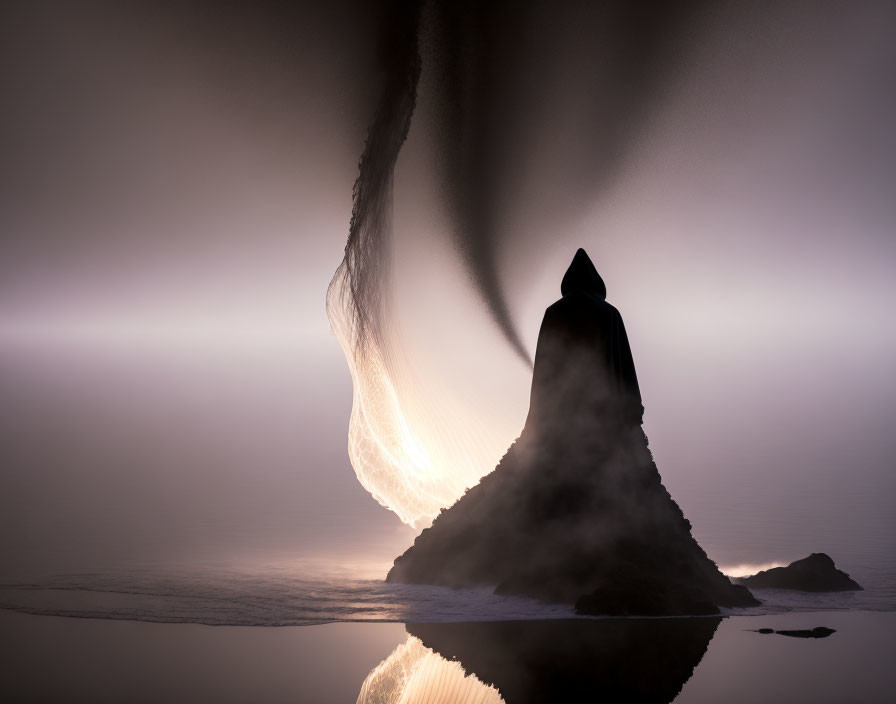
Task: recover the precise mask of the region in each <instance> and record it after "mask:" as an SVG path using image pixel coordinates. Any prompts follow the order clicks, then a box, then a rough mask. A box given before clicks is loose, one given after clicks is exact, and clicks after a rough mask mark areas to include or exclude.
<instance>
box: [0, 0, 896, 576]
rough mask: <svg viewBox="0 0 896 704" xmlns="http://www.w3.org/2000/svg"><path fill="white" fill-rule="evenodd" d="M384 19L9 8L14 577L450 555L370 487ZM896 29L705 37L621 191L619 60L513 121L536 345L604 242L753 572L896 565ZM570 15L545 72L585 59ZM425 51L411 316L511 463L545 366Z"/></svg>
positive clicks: (2, 373)
mask: <svg viewBox="0 0 896 704" xmlns="http://www.w3.org/2000/svg"><path fill="white" fill-rule="evenodd" d="M365 5H366V4H365V3H353V2H327V3H320V6H319V7H318V8H316V9H308V8H302V9H288V8H286V9H284V6H280V5H277V4H274V3H271V4H269V5H267V4H261V5H257V4H254V3H253V4H252V5H251V7H250V5H249V4H248V3H247V4H246V5H245V6H243V7H239V8H237V9H229V10H223V9H221V8H218V7H217V6H214V5H211V4H204V3H185V4H181V3H178V4H177V5H171V6H168V7H165V8H164V9H159V8H158V7H156V5H155V3H145V4H141V3H135V4H129V5H128V7H127V8H126V9H125V8H123V7H122V6H120V5H119V4H118V3H111V2H108V3H102V2H97V3H78V4H77V7H75V6H74V5H73V4H70V3H63V2H58V3H31V2H28V3H26V2H20V3H17V2H13V3H4V7H3V10H2V11H0V12H2V14H0V46H2V49H0V51H2V57H3V58H2V62H0V65H2V67H3V68H2V74H0V76H2V78H0V80H2V83H3V94H4V96H5V99H4V110H3V111H2V114H0V126H2V129H0V140H2V153H3V154H4V158H3V160H2V162H0V184H2V189H0V235H2V239H0V467H2V469H0V528H2V530H0V536H2V537H0V558H2V564H3V565H4V568H3V569H4V570H7V571H8V572H10V573H12V572H15V571H17V570H23V571H24V570H28V569H32V568H34V569H77V568H78V567H80V566H83V565H87V564H90V565H114V564H119V563H123V562H129V561H140V560H170V559H178V560H181V559H196V558H207V559H233V560H249V559H253V560H262V561H282V560H301V559H306V558H319V557H334V556H335V557H336V558H337V559H339V560H355V561H358V560H360V561H371V562H383V561H388V560H389V559H391V557H393V556H394V555H395V554H397V552H399V551H400V550H401V549H402V548H403V547H404V546H405V545H407V544H408V543H410V541H411V540H412V538H413V531H412V530H411V529H409V528H407V527H406V526H404V525H402V524H401V523H400V522H399V521H398V519H397V518H396V517H395V516H393V515H392V514H391V513H390V512H388V511H386V510H385V509H383V508H381V507H379V506H378V505H377V504H376V503H375V502H374V501H373V500H372V499H371V498H370V497H369V496H368V495H367V493H366V492H365V491H364V490H363V489H362V488H361V486H360V485H359V484H358V482H357V480H356V479H355V476H354V473H353V471H352V469H351V467H350V465H349V463H348V458H347V454H346V437H345V435H346V429H347V421H348V414H349V411H350V404H351V382H350V378H349V375H348V372H347V369H346V367H345V361H344V359H343V356H342V352H341V350H340V349H339V346H338V344H337V343H336V341H335V339H334V338H333V337H332V335H331V334H330V332H329V329H328V324H327V320H326V315H325V312H324V295H325V292H326V286H327V283H328V282H329V279H330V277H331V276H332V273H333V271H334V269H335V267H336V266H337V264H338V263H339V260H340V258H341V256H342V249H343V247H344V243H345V236H346V234H347V229H348V219H349V216H350V211H351V187H352V183H353V181H354V179H355V177H356V175H357V162H358V157H359V155H360V153H361V149H362V147H363V140H364V135H365V130H366V124H367V121H368V120H369V118H370V116H371V114H372V110H373V109H374V105H375V102H376V98H377V89H378V86H379V78H380V76H379V75H378V73H377V69H376V60H375V56H376V39H377V35H378V27H377V18H376V14H377V13H376V12H375V11H373V10H369V9H365ZM570 7H573V8H574V6H573V5H570ZM570 12H571V13H572V16H573V17H574V16H575V11H574V9H573V10H570ZM564 17H566V15H564ZM567 19H568V18H567ZM598 19H599V18H598ZM894 20H896V17H894V10H893V6H892V4H890V3H883V2H881V3H873V2H864V3H861V2H860V3H852V2H850V3H847V2H843V3H826V4H824V6H823V7H821V6H820V4H818V3H788V4H787V7H786V8H780V7H777V6H776V4H773V3H770V4H768V5H767V6H762V7H761V8H760V5H757V4H755V3H749V4H747V3H742V4H738V3H729V4H720V5H715V6H714V8H713V9H712V10H704V11H703V12H701V13H700V14H699V15H698V16H696V17H690V16H689V17H688V18H687V24H686V25H685V28H684V30H681V29H679V30H678V31H677V33H676V34H675V37H676V42H678V43H676V44H675V51H674V57H675V61H674V63H672V64H670V65H669V66H668V67H666V70H664V72H663V74H662V80H661V81H659V82H656V81H654V82H653V83H651V84H650V86H649V87H650V100H649V101H648V102H647V105H649V109H645V110H644V111H643V114H641V115H640V116H639V122H638V129H637V130H636V131H633V132H632V133H631V134H629V135H628V136H627V137H626V143H625V149H624V151H623V152H622V155H621V156H620V157H619V158H618V159H617V161H616V162H614V167H613V170H612V173H610V174H609V175H602V176H601V177H600V179H598V180H595V176H594V175H595V173H597V171H599V170H600V169H599V168H598V167H599V166H600V164H598V165H597V166H594V165H593V164H592V163H591V161H590V160H591V159H592V158H593V153H592V152H589V149H590V147H591V146H592V145H593V144H594V134H592V130H593V129H594V124H593V123H591V122H589V121H588V120H586V119H584V118H582V117H581V106H582V103H583V101H585V99H586V98H587V96H588V95H589V91H590V90H591V88H592V86H593V83H592V71H591V68H590V64H587V63H586V64H583V63H582V61H584V60H585V59H588V60H589V61H590V60H592V59H591V58H588V57H590V56H591V55H590V54H588V52H587V51H585V48H587V46H588V43H587V41H585V42H584V43H581V42H583V41H584V40H582V39H581V38H579V39H577V40H576V41H577V42H579V43H576V41H571V42H569V46H570V47H571V48H569V50H568V51H567V52H566V53H564V54H561V55H559V58H557V60H556V64H557V65H556V66H550V67H548V68H544V67H543V66H542V71H541V73H538V74H533V75H532V76H531V80H530V79H528V78H527V77H526V76H525V75H524V76H523V78H522V79H520V78H519V76H517V77H516V78H515V79H514V80H515V81H517V82H519V83H521V84H522V85H524V86H527V91H528V92H526V91H524V92H523V93H522V94H521V93H520V92H519V91H517V92H513V93H512V94H513V96H514V97H513V100H511V101H510V102H507V103H504V104H502V105H501V106H499V107H503V109H504V110H508V111H509V108H511V107H513V106H514V105H517V104H518V105H519V106H521V107H520V109H519V118H518V119H517V120H516V121H515V122H514V125H513V129H514V135H516V136H515V137H514V140H515V141H512V142H510V144H512V145H513V146H514V151H513V153H512V155H511V157H509V158H507V159H506V160H505V162H502V166H503V167H504V168H503V169H498V170H497V171H496V173H499V174H501V173H507V174H508V177H507V178H506V180H502V181H501V189H500V204H501V207H500V208H499V209H496V213H497V217H499V219H500V223H499V227H498V230H499V234H500V236H496V237H495V238H494V241H493V247H494V252H495V256H494V258H495V262H496V265H497V268H498V271H499V278H500V282H501V285H502V290H503V292H504V294H505V296H506V299H507V301H508V302H509V306H510V309H511V313H512V316H513V320H514V323H515V324H516V326H517V327H518V330H519V331H520V335H521V338H522V340H523V342H524V344H525V345H526V346H527V347H528V349H529V350H534V347H535V338H536V335H537V331H538V326H539V323H540V320H541V315H542V313H543V311H544V308H545V307H546V306H547V305H549V304H550V303H551V302H553V301H554V300H555V299H556V298H557V297H558V296H559V282H560V278H561V276H562V273H563V271H564V270H565V267H566V266H567V264H568V262H569V260H570V259H571V257H572V254H573V253H574V251H575V249H576V247H578V246H584V247H585V248H586V249H587V250H588V252H589V254H590V255H591V256H592V258H593V259H594V261H595V263H596V265H597V267H598V269H599V270H600V272H601V274H602V275H603V277H604V279H605V281H606V282H607V287H608V291H609V295H608V299H609V300H610V302H612V303H613V304H614V305H616V306H617V307H618V308H619V309H620V311H621V312H622V314H623V317H624V319H625V321H626V326H627V328H628V332H629V337H630V340H631V344H632V349H633V354H634V357H635V363H636V365H637V368H638V373H639V378H640V382H641V388H642V393H643V396H644V402H645V406H646V409H647V410H646V415H645V429H646V431H647V434H648V437H649V438H650V441H651V447H652V449H653V451H654V454H655V457H656V459H657V463H658V466H659V469H660V472H661V474H662V476H663V479H664V482H665V484H666V486H667V487H668V488H669V489H670V491H671V493H672V495H673V497H674V498H676V500H678V501H679V503H680V504H681V506H682V508H683V509H684V511H685V514H686V515H687V516H688V517H689V518H690V519H691V521H692V522H693V524H694V529H695V534H696V536H697V538H698V540H699V541H700V542H701V544H703V545H704V547H705V548H706V549H707V551H708V552H709V554H710V556H711V557H713V558H714V559H716V560H717V561H718V562H720V564H724V565H730V564H736V563H738V562H753V563H763V562H769V561H773V560H789V559H795V558H797V557H802V556H804V555H805V554H807V553H808V552H810V551H812V550H824V551H827V552H829V553H831V554H832V555H833V556H834V557H835V559H837V561H838V562H844V563H846V564H849V563H850V561H851V560H852V561H854V562H863V563H869V562H874V561H875V560H878V559H882V558H884V557H886V556H888V555H891V554H893V552H894V550H893V548H894V547H896V545H894V539H893V538H892V536H893V535H896V503H894V496H896V491H894V490H896V479H894V471H893V469H894V466H893V457H894V456H896V440H894V438H896V427H894V419H896V362H894V360H896V333H894V327H893V323H892V312H891V306H892V302H893V300H894V294H896V278H894V273H896V237H894V225H896V200H894V198H893V193H894V191H896V188H894V186H896V137H894V133H893V129H892V125H894V124H896V95H894V92H893V91H892V85H894V82H896V43H894V42H893V41H892V29H891V28H892V27H893V26H896V22H894ZM568 26H569V23H568V22H558V23H557V25H556V26H552V27H551V28H550V29H549V30H546V31H545V37H546V39H545V42H544V44H543V46H541V48H540V49H539V48H538V47H536V48H535V49H529V48H525V47H524V48H522V49H521V48H519V47H517V48H516V49H514V50H515V51H518V52H523V55H524V56H527V55H528V54H526V52H529V51H535V52H536V53H537V52H538V51H542V52H544V53H545V55H546V56H555V54H554V53H552V51H553V50H552V47H556V46H559V45H561V44H563V39H564V37H565V36H566V35H565V32H566V29H565V28H566V27H568ZM583 47H585V48H583ZM629 50H630V51H634V52H637V47H634V48H630V49H629ZM423 53H424V73H423V76H422V77H421V84H420V95H419V103H418V108H417V112H416V114H415V116H414V121H413V123H412V127H411V133H410V135H409V139H408V142H407V143H406V145H405V147H404V150H403V151H402V155H401V157H400V160H399V164H398V170H397V173H396V187H395V196H396V203H395V222H396V262H395V266H396V274H395V293H396V300H397V310H396V318H397V324H398V325H400V326H401V329H402V331H403V334H404V339H405V342H406V345H407V350H408V352H409V355H410V357H411V359H413V361H414V364H415V365H416V366H417V368H418V369H419V370H420V371H421V373H423V374H425V375H427V378H429V379H431V380H432V383H433V384H434V385H436V386H439V385H442V386H444V387H445V388H449V387H450V388H451V389H453V390H454V393H457V394H460V395H461V396H464V397H465V398H466V402H467V403H468V404H469V405H470V407H475V408H476V412H477V418H480V417H481V418H487V419H488V423H489V427H490V428H492V432H494V433H496V437H499V438H501V439H502V440H506V443H505V444H507V443H509V442H510V441H511V440H512V439H513V437H514V436H515V433H516V432H518V431H519V429H520V428H521V427H522V421H523V418H524V417H525V412H526V404H527V400H528V384H529V374H530V372H529V370H528V368H527V367H526V366H525V365H524V364H523V363H522V362H521V361H520V360H519V359H518V357H517V356H516V355H515V353H514V352H513V350H512V349H511V348H510V346H509V345H508V344H507V343H506V342H505V340H504V339H503V337H502V335H501V334H500V332H499V331H498V330H497V328H495V327H494V325H493V324H492V322H491V319H490V317H489V315H488V312H487V310H486V308H485V306H484V305H483V302H482V300H481V298H480V296H479V294H478V292H477V290H476V287H475V286H474V285H473V283H474V282H473V280H472V279H471V276H470V275H469V274H468V273H467V271H466V270H465V268H464V266H463V264H462V261H461V257H459V256H458V255H457V252H456V249H455V245H454V243H453V241H452V239H451V237H450V236H449V230H450V223H449V222H448V218H447V216H446V213H445V208H444V207H443V205H444V192H443V190H442V189H443V184H442V183H441V182H440V181H439V178H438V176H437V169H436V168H435V164H436V163H437V161H438V154H439V145H438V138H439V132H438V125H439V121H438V114H437V106H436V102H435V99H434V98H433V95H434V90H435V89H434V83H433V82H434V81H435V78H434V77H433V76H431V75H428V74H427V73H426V53H425V51H424V52H423ZM583 57H584V58H583ZM510 64H512V65H515V64H514V63H513V61H510ZM534 64H538V61H537V60H533V59H531V58H530V59H526V60H525V61H523V62H522V65H524V66H531V65H534ZM538 65H540V64H538ZM558 77H560V78H562V80H560V79H558ZM508 80H509V79H508ZM608 85H610V86H612V85H614V84H613V83H612V82H610V83H609V84H608ZM545 86H550V87H551V90H550V92H549V93H548V94H546V95H548V98H549V99H548V98H545V99H543V100H542V99H541V93H540V91H541V90H542V89H543V88H545ZM583 96H585V97H583ZM599 97H600V98H601V99H602V100H605V101H609V103H608V104H609V105H610V106H611V107H613V102H612V101H613V94H612V92H610V93H604V94H602V95H601V96H599ZM496 100H497V98H496ZM514 101H517V102H514ZM601 104H602V103H601ZM628 105H629V104H628V103H626V102H624V101H621V100H620V102H619V104H618V105H616V108H617V111H618V112H619V116H618V119H621V120H624V119H625V118H626V115H627V110H628ZM524 108H525V109H524ZM497 152H498V153H500V150H497ZM511 176H512V177H511ZM583 184H584V185H583ZM595 184H598V185H595ZM586 186H587V187H586ZM598 186H599V187H598Z"/></svg>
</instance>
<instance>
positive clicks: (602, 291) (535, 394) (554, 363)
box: [527, 249, 644, 424]
mask: <svg viewBox="0 0 896 704" xmlns="http://www.w3.org/2000/svg"><path fill="white" fill-rule="evenodd" d="M560 292H561V293H562V295H563V298H561V299H560V300H559V301H557V302H556V303H554V305H552V306H550V307H549V308H548V309H547V311H545V315H544V321H543V322H542V324H541V331H540V333H539V335H538V347H537V349H536V353H535V368H534V371H533V377H532V394H531V397H530V403H529V414H530V418H532V420H534V421H536V422H537V421H538V417H539V415H540V414H544V413H558V412H559V413H562V414H564V415H567V416H577V415H580V414H587V415H589V416H594V415H595V414H599V415H601V416H603V417H604V418H605V419H606V420H609V421H613V420H616V421H618V422H621V423H638V424H640V422H641V417H642V414H643V410H644V409H643V407H642V405H641V391H640V389H639V387H638V376H637V374H636V373H635V363H634V361H633V360H632V351H631V348H630V347H629V343H628V336H627V335H626V333H625V325H624V324H623V322H622V316H621V315H620V314H619V311H618V310H616V309H615V308H614V307H613V306H612V305H610V304H609V303H607V301H606V297H607V287H606V285H605V284H604V280H603V279H602V278H601V277H600V274H598V273H597V269H595V268H594V264H593V263H592V262H591V259H589V258H588V255H587V254H586V253H585V250H584V249H579V250H578V251H577V252H576V255H575V257H573V260H572V263H571V264H570V265H569V269H567V270H566V274H565V275H564V276H563V282H562V283H561V284H560ZM558 403H559V407H558ZM527 424H528V421H527Z"/></svg>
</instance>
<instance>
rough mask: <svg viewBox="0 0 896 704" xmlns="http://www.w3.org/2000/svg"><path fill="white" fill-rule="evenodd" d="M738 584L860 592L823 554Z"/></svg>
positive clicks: (764, 587) (771, 587)
mask: <svg viewBox="0 0 896 704" xmlns="http://www.w3.org/2000/svg"><path fill="white" fill-rule="evenodd" d="M738 581H739V582H740V583H741V584H746V585H747V586H748V587H750V588H751V589H795V590H797V591H802V592H846V591H861V590H862V587H861V586H860V585H859V583H858V582H856V581H855V580H854V579H852V578H850V576H849V575H848V574H846V572H843V571H842V570H838V569H837V567H836V565H834V561H833V560H832V559H831V558H830V557H828V556H827V555H825V554H824V553H823V552H813V553H812V554H811V555H809V557H804V558H803V559H802V560H797V561H796V562H791V563H790V564H789V565H787V567H773V568H772V569H770V570H764V571H763V572H758V573H757V574H754V575H752V576H750V577H742V578H740V579H739V580H738Z"/></svg>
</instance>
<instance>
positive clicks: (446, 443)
mask: <svg viewBox="0 0 896 704" xmlns="http://www.w3.org/2000/svg"><path fill="white" fill-rule="evenodd" d="M414 8H416V9H414ZM417 9H419V7H418V6H417V5H416V4H415V3H410V4H409V6H408V8H405V11H404V12H399V13H398V15H397V16H396V17H395V22H394V23H389V24H388V25H387V26H388V27H389V30H388V32H389V36H388V37H387V38H386V39H388V46H389V52H388V54H386V55H385V56H384V61H385V65H384V67H383V68H384V72H385V76H386V79H385V85H384V87H383V94H382V98H381V101H380V105H379V109H378V110H377V112H376V114H375V115H374V118H373V121H372V122H371V124H370V128H369V130H368V135H367V142H366V143H365V146H364V152H363V154H362V155H361V161H360V164H359V169H358V179H357V181H356V182H355V185H354V189H353V193H352V196H353V203H352V217H351V223H350V225H349V234H348V241H347V243H346V246H345V255H344V257H343V259H342V262H341V263H340V264H339V266H338V267H337V269H336V273H335V274H334V275H333V279H332V280H331V282H330V286H329V288H328V290H327V301H326V306H327V316H328V317H329V319H330V326H331V328H332V330H333V332H334V334H335V335H336V337H337V339H338V340H339V343H340V345H341V346H342V350H343V352H344V353H345V357H346V360H347V361H348V367H349V371H350V373H351V376H352V382H353V401H352V412H351V418H350V420H349V432H348V454H349V458H350V460H351V463H352V466H353V467H354V470H355V473H356V474H357V476H358V479H359V480H360V482H361V484H362V485H363V486H364V487H365V488H366V489H367V490H368V491H369V492H370V493H371V494H372V495H373V497H374V498H375V499H376V500H377V501H378V502H379V503H380V504H382V505H383V506H385V507H387V508H389V509H391V510H392V511H394V512H395V513H396V514H397V515H398V516H399V518H401V520H402V521H404V522H405V523H407V524H409V525H411V526H414V527H420V526H421V525H425V524H426V523H428V522H429V521H431V520H432V519H433V518H434V517H435V516H436V515H437V514H438V513H439V511H440V510H441V509H443V508H445V507H447V506H450V505H451V504H452V503H454V502H455V501H456V500H457V499H458V498H459V497H460V496H461V495H462V493H463V492H464V490H465V489H466V488H467V487H469V486H471V485H473V484H474V483H475V482H476V481H477V480H478V479H479V478H480V477H481V476H482V475H483V474H485V473H486V472H488V471H490V470H491V469H493V468H494V466H495V461H496V460H497V459H498V457H499V456H494V455H493V453H492V452H490V451H489V449H488V443H483V442H482V439H481V438H480V437H479V435H480V434H479V433H478V432H477V431H476V430H475V429H471V428H469V427H468V426H467V425H465V424H464V423H463V422H462V418H463V416H462V414H460V413H458V412H457V411H456V409H455V408H454V407H453V403H452V399H451V394H450V393H449V394H443V393H438V392H436V391H435V389H434V387H433V383H431V382H427V380H425V379H424V378H422V376H421V375H420V374H418V373H415V372H414V369H413V367H412V365H411V364H410V360H409V359H407V356H406V355H405V353H404V346H403V345H402V339H401V333H400V330H399V329H398V324H397V322H396V321H395V319H394V318H395V316H394V311H393V310H392V306H391V286H390V284H391V265H392V259H391V246H392V228H393V218H392V203H393V186H394V171H395V164H396V161H397V159H398V154H399V151H400V150H401V147H402V145H403V143H404V141H405V139H406V137H407V134H408V130H409V129H410V123H411V116H412V115H413V112H414V108H415V104H416V99H417V83H418V79H419V75H420V57H419V52H418V46H417V43H418V37H417V21H418V16H417Z"/></svg>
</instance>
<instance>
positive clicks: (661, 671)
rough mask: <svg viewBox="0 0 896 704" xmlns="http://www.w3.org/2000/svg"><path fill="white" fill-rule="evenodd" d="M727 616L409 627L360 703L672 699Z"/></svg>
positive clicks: (510, 703) (370, 680)
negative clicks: (406, 637) (722, 618)
mask: <svg viewBox="0 0 896 704" xmlns="http://www.w3.org/2000/svg"><path fill="white" fill-rule="evenodd" d="M720 622H721V618H663V619H599V620H590V619H575V620H554V621H498V622H477V623H429V624H412V623H409V624H407V625H406V628H407V631H408V633H409V634H410V635H409V637H408V640H407V642H406V643H404V644H402V645H400V646H399V647H398V648H396V649H395V651H394V652H393V653H392V654H391V655H390V656H389V657H388V658H387V659H386V660H384V661H383V662H382V663H381V664H380V665H379V666H378V667H377V668H375V669H374V670H373V671H372V672H371V673H370V675H369V676H368V677H367V679H366V680H365V681H364V684H363V686H362V688H361V694H360V696H359V697H358V704H399V703H404V702H413V703H414V704H436V703H438V704H451V703H452V702H469V703H470V704H474V703H475V704H493V703H495V702H502V701H503V702H506V703H507V704H534V703H535V702H558V701H592V700H593V701H598V700H599V701H602V702H651V703H653V702H657V703H659V702H663V703H665V702H671V701H672V700H673V699H675V697H676V696H678V694H679V692H681V688H682V687H683V686H684V684H685V682H687V681H688V679H689V678H690V677H691V675H692V674H693V672H694V669H695V668H696V667H697V665H698V664H699V663H700V660H701V659H702V658H703V655H704V653H705V652H706V649H707V647H708V645H709V641H710V640H712V637H713V634H714V633H715V631H716V628H717V627H718V625H719V623H720Z"/></svg>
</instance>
